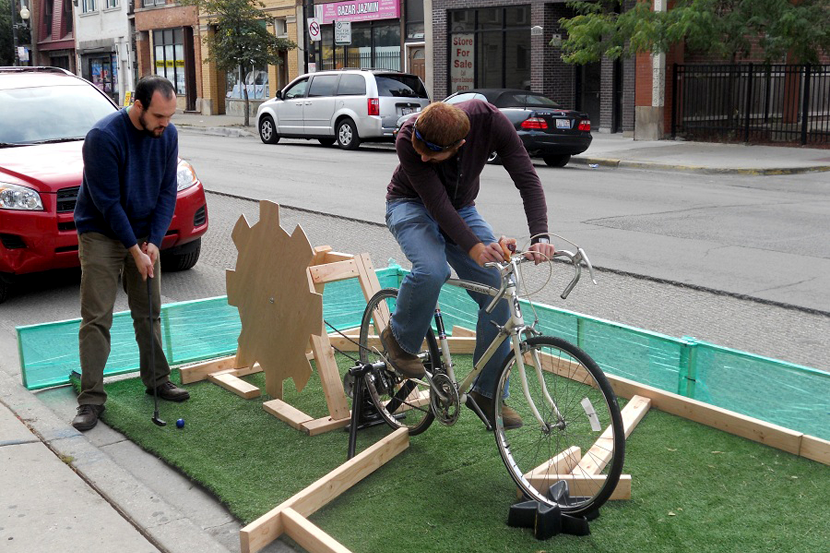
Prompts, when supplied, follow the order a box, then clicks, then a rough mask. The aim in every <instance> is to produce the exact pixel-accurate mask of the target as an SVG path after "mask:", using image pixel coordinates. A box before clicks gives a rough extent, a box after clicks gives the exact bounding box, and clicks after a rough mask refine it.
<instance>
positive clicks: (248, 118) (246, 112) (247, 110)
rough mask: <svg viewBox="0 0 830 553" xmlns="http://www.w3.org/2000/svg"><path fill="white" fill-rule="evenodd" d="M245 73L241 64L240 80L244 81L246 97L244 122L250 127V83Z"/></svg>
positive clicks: (243, 86) (243, 87) (243, 88)
mask: <svg viewBox="0 0 830 553" xmlns="http://www.w3.org/2000/svg"><path fill="white" fill-rule="evenodd" d="M244 74H245V73H244V69H243V68H242V66H241V65H240V66H239V82H240V83H242V90H243V92H242V93H243V94H244V96H243V98H245V119H244V123H243V124H244V125H245V126H246V127H248V126H250V125H251V122H250V115H249V112H250V107H249V106H248V103H249V102H248V83H246V82H245V78H244Z"/></svg>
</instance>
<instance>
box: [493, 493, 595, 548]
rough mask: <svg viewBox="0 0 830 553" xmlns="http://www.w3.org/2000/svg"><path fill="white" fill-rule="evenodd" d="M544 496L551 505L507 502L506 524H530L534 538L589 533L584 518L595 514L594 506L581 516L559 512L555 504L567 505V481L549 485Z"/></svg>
mask: <svg viewBox="0 0 830 553" xmlns="http://www.w3.org/2000/svg"><path fill="white" fill-rule="evenodd" d="M547 496H548V498H549V499H551V500H552V501H554V502H555V505H547V504H545V503H542V502H541V501H535V500H528V501H522V502H520V503H516V504H515V505H513V506H511V507H510V513H509V514H508V516H507V525H508V526H512V527H514V528H533V535H534V537H535V538H536V539H537V540H546V539H548V538H550V537H552V536H555V535H557V534H570V535H572V536H587V535H588V534H590V533H591V530H590V528H588V521H589V520H594V519H595V518H597V517H598V516H599V510H598V509H595V510H593V511H590V512H589V513H588V514H586V515H583V516H573V515H569V514H567V513H563V512H562V509H561V508H560V507H559V505H567V504H568V502H569V501H570V500H571V499H570V495H569V493H568V483H567V482H565V481H560V482H557V483H556V484H554V485H553V486H551V487H550V489H549V490H548V493H547Z"/></svg>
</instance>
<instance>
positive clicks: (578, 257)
mask: <svg viewBox="0 0 830 553" xmlns="http://www.w3.org/2000/svg"><path fill="white" fill-rule="evenodd" d="M571 244H573V242H571ZM573 245H574V246H576V253H573V252H570V251H568V250H557V251H556V253H555V254H553V259H557V258H558V259H566V260H568V261H570V262H571V264H572V265H573V267H574V276H573V278H572V279H571V281H570V282H569V283H568V285H567V286H566V287H565V290H564V291H563V292H562V293H561V294H560V295H559V297H561V298H562V299H563V300H564V299H567V297H568V295H569V294H570V293H571V292H572V291H573V289H574V287H575V286H576V283H577V282H579V279H580V278H581V276H582V264H583V263H584V264H585V266H586V267H588V274H589V275H590V277H591V282H593V283H594V284H596V283H597V281H596V279H595V278H594V267H593V266H592V265H591V260H590V259H588V255H587V254H586V253H585V250H583V249H582V248H580V247H579V246H577V245H576V244H573ZM526 253H528V254H538V252H533V251H530V250H527V251H519V250H516V251H514V252H513V255H512V257H511V259H510V261H506V262H504V263H499V262H488V263H485V264H484V266H485V267H488V268H493V267H494V268H497V269H498V270H499V272H502V273H503V272H504V271H505V270H506V269H507V268H508V267H510V266H512V265H514V264H515V265H516V266H518V265H520V264H522V263H528V262H531V261H533V259H532V258H531V259H528V258H527V257H525V254H526ZM503 290H504V287H502V292H503ZM499 296H501V294H499Z"/></svg>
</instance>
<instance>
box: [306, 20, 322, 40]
mask: <svg viewBox="0 0 830 553" xmlns="http://www.w3.org/2000/svg"><path fill="white" fill-rule="evenodd" d="M308 38H310V39H311V40H320V21H319V20H318V19H317V18H316V17H315V18H310V19H309V20H308Z"/></svg>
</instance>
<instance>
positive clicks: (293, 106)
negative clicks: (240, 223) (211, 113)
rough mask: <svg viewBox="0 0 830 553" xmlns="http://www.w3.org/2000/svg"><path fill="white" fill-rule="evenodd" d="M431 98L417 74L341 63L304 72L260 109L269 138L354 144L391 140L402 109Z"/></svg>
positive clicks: (261, 132)
mask: <svg viewBox="0 0 830 553" xmlns="http://www.w3.org/2000/svg"><path fill="white" fill-rule="evenodd" d="M427 104H429V96H428V95H427V91H426V88H425V87H424V83H423V82H422V81H421V79H419V78H418V77H417V76H416V75H410V74H408V73H400V72H397V71H389V70H381V69H342V70H335V71H319V72H317V73H308V74H306V75H300V76H299V77H297V78H296V79H294V80H293V81H292V82H291V83H289V84H288V86H286V87H285V88H283V89H282V90H280V91H279V92H277V96H276V97H275V98H272V99H270V100H267V101H266V102H263V103H262V104H261V105H260V106H259V109H258V110H257V114H256V122H257V128H258V129H259V137H260V138H261V139H262V141H263V142H265V143H266V144H276V143H277V142H279V140H280V138H282V137H286V138H308V139H317V140H319V141H320V143H321V144H323V145H326V146H330V145H332V144H334V143H335V142H337V144H338V145H339V146H340V147H341V148H344V149H347V150H354V149H355V148H357V147H358V146H360V143H361V142H368V141H389V142H391V141H393V140H394V133H395V127H396V124H397V121H398V118H399V117H400V116H401V115H405V114H407V113H412V112H416V111H420V110H421V109H422V108H424V107H426V105H427Z"/></svg>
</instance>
